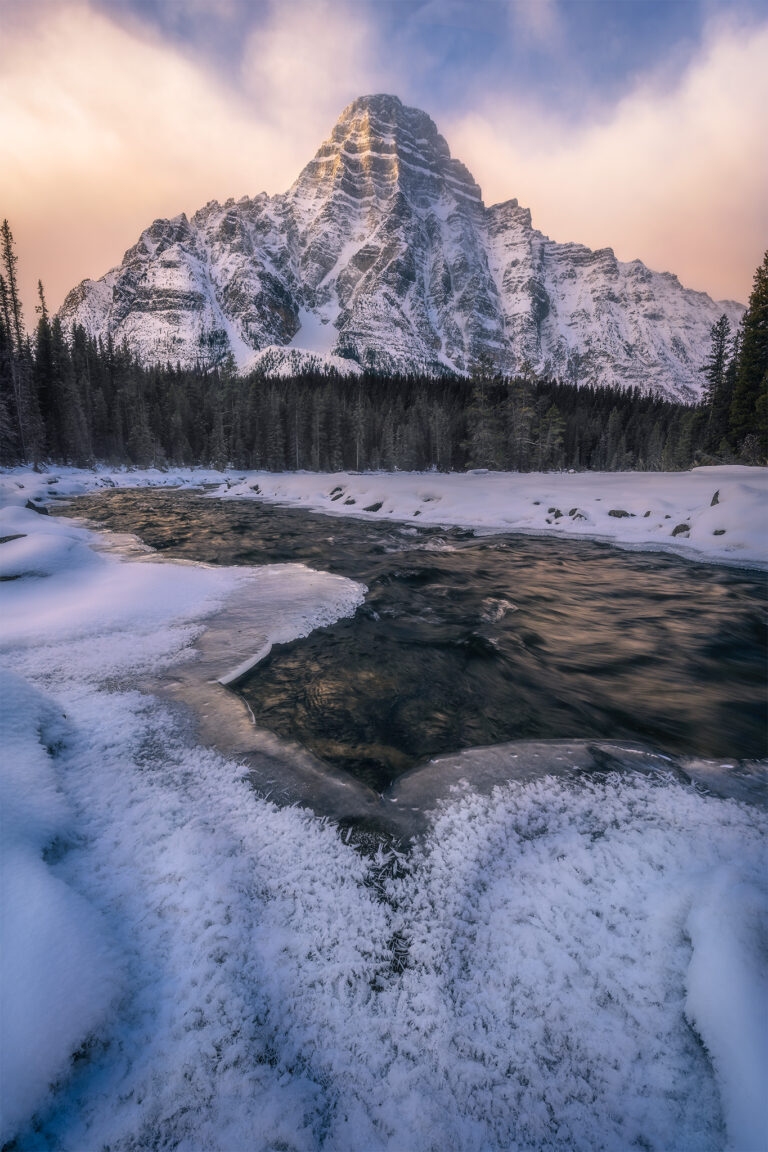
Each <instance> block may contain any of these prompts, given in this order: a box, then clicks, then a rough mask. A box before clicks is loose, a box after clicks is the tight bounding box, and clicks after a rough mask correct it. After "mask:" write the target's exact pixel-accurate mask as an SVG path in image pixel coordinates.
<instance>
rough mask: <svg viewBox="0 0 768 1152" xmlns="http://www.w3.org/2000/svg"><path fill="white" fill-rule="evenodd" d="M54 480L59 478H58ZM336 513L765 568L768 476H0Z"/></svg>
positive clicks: (727, 470) (54, 488)
mask: <svg viewBox="0 0 768 1152" xmlns="http://www.w3.org/2000/svg"><path fill="white" fill-rule="evenodd" d="M54 481H55V482H54ZM200 484H210V485H215V486H216V487H215V488H214V489H213V490H212V492H211V495H212V496H215V497H217V498H218V497H221V498H223V499H229V500H240V499H263V500H268V501H274V502H276V503H281V504H293V505H297V506H301V507H303V508H307V509H312V510H316V511H320V512H329V513H332V514H334V515H336V514H343V515H345V516H368V517H372V518H376V519H396V520H404V521H414V520H415V521H417V522H419V523H422V524H456V525H461V526H463V527H467V528H474V529H479V530H486V531H505V532H533V533H537V534H538V533H544V534H548V535H550V534H551V535H555V536H576V537H591V538H594V539H599V540H608V541H612V542H614V543H616V544H619V545H622V546H624V547H630V548H644V549H663V550H667V551H672V552H676V553H678V554H680V555H683V556H689V557H691V558H695V559H704V560H713V561H716V562H719V563H727V564H741V565H746V566H750V567H752V566H759V567H764V566H768V543H767V542H768V469H766V468H748V467H745V466H738V465H733V466H727V467H721V468H695V469H693V470H692V471H691V472H574V473H566V472H543V473H542V472H531V473H509V472H468V473H441V472H424V473H415V472H395V473H361V474H357V473H346V472H340V473H316V472H285V473H271V472H240V471H236V470H230V471H226V472H220V471H216V470H215V469H205V468H202V469H171V470H168V471H158V470H154V469H144V470H139V469H136V470H125V469H122V470H116V471H97V472H92V471H88V470H76V469H58V470H56V471H52V472H50V473H48V474H46V473H43V474H37V473H33V472H29V471H26V472H22V471H20V470H16V471H14V472H6V473H3V474H0V500H2V501H4V502H7V501H9V500H12V501H14V502H17V503H24V502H25V501H26V500H28V499H32V500H41V501H42V500H45V499H46V498H48V497H50V496H51V495H52V494H56V495H65V494H67V493H71V494H73V495H75V494H80V493H83V492H86V491H90V490H91V489H93V488H98V487H103V486H116V487H120V488H124V487H132V486H139V487H144V486H156V485H158V486H174V485H181V486H183V487H194V486H197V485H200Z"/></svg>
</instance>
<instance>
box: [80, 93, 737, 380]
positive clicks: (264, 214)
mask: <svg viewBox="0 0 768 1152" xmlns="http://www.w3.org/2000/svg"><path fill="white" fill-rule="evenodd" d="M742 312H743V307H742V306H741V305H740V304H737V303H735V302H733V301H720V302H715V301H713V300H711V299H710V298H709V296H707V295H706V294H704V293H702V292H694V291H691V290H689V289H686V288H683V287H682V285H681V284H680V282H679V281H678V279H677V278H676V277H675V276H673V275H671V274H670V273H667V272H664V273H658V272H652V271H650V270H649V269H648V268H646V267H645V265H644V264H642V263H641V262H640V261H639V260H634V261H632V262H631V263H622V262H621V261H619V260H617V259H616V257H615V256H614V254H613V251H612V250H611V249H610V248H603V249H600V250H599V251H597V252H592V251H591V250H590V249H589V248H585V247H584V246H582V245H580V244H558V243H556V242H554V241H552V240H549V239H548V238H547V237H546V236H544V235H543V234H542V233H541V232H538V231H536V230H535V229H534V228H533V225H532V223H531V213H530V211H529V209H527V208H521V207H520V206H519V205H518V203H517V200H509V201H507V202H506V203H504V204H497V205H494V206H493V207H491V208H486V207H485V205H484V203H483V199H482V195H481V191H480V188H479V187H478V185H477V184H476V183H475V181H474V179H473V177H472V176H471V174H470V173H469V172H468V170H467V169H466V168H465V167H464V165H463V164H461V163H460V161H458V160H456V159H454V158H453V157H452V156H451V154H450V151H449V149H448V145H447V144H446V142H445V140H444V139H443V137H442V136H441V135H440V134H439V133H438V131H437V128H436V126H435V124H434V122H433V121H432V120H431V119H430V118H429V116H427V115H426V113H424V112H420V111H419V110H418V109H416V108H407V107H405V106H404V105H403V104H402V103H401V101H400V100H399V99H398V98H397V97H396V96H385V95H380V96H364V97H361V98H360V99H358V100H355V101H354V102H353V103H352V104H350V105H349V106H348V107H347V108H346V109H345V110H344V111H343V113H342V114H341V117H340V118H339V120H338V122H337V124H336V126H335V128H334V129H333V132H332V133H331V136H330V137H329V139H328V140H327V141H326V142H325V143H324V144H323V145H322V146H321V147H320V149H319V151H318V152H317V154H316V156H315V157H314V159H313V160H311V161H310V163H309V164H308V165H307V166H306V168H305V169H304V171H303V172H302V173H301V175H300V176H299V178H298V179H297V181H296V182H295V184H294V185H293V186H292V187H291V188H290V189H289V190H288V191H287V192H286V193H284V194H282V195H276V196H268V195H267V194H266V193H261V194H260V195H259V196H256V197H254V198H253V199H251V198H249V197H247V196H246V197H243V198H242V199H241V200H238V201H235V200H227V202H226V203H225V204H224V205H221V204H219V203H218V202H217V201H215V200H212V201H211V202H210V203H208V204H207V205H206V206H205V207H204V208H201V209H200V210H199V211H198V212H196V213H195V215H194V216H193V217H192V218H191V220H189V219H187V217H186V215H184V214H182V215H180V216H177V217H175V218H174V219H173V220H156V221H155V222H154V224H152V225H151V227H149V228H147V229H146V231H145V232H143V233H142V235H141V237H140V239H139V241H138V243H137V244H136V245H135V246H134V247H133V248H130V249H129V250H128V252H126V254H125V256H124V257H123V262H122V264H121V265H120V267H119V268H114V269H112V271H110V272H108V273H107V274H106V275H105V276H103V277H102V278H101V279H100V280H96V281H94V280H84V281H83V282H82V283H81V284H80V285H79V286H78V287H76V288H74V289H73V290H72V291H71V292H70V293H69V295H68V296H67V298H66V300H65V302H64V305H63V307H62V309H61V313H60V315H61V319H62V321H63V322H64V323H65V324H67V325H69V324H73V323H78V324H82V325H83V326H84V327H85V328H86V329H87V330H88V331H89V332H90V333H92V334H93V335H94V336H101V337H103V338H104V339H106V338H107V337H108V336H111V337H112V338H113V340H115V341H116V342H121V341H122V340H124V339H126V340H127V341H128V344H129V345H130V347H131V348H132V349H133V350H134V351H135V352H136V353H137V354H138V355H139V356H140V357H141V358H142V359H143V360H145V361H147V362H154V361H161V362H165V361H171V362H173V363H175V362H177V361H179V362H180V363H181V364H183V365H185V366H193V365H194V364H195V363H196V362H203V363H204V362H209V363H210V362H211V361H215V360H216V359H217V358H220V357H222V356H223V355H224V354H225V353H226V352H227V351H229V352H231V353H232V354H233V356H234V358H235V360H236V362H237V365H238V367H239V368H240V369H241V370H247V369H251V368H257V367H261V368H262V369H263V370H264V371H266V372H267V373H268V374H281V373H287V372H291V371H295V370H296V369H297V368H300V367H301V366H305V365H308V364H310V363H315V364H322V365H327V366H333V367H335V368H337V369H338V370H340V371H345V372H356V371H359V370H360V368H361V367H365V368H375V369H378V370H381V371H402V372H411V371H418V372H426V373H429V374H441V373H444V372H458V373H462V372H466V371H467V370H468V369H469V368H470V367H471V366H472V365H473V363H475V362H476V361H478V360H479V359H481V358H483V359H485V358H487V359H489V360H490V361H491V362H492V363H493V364H494V365H495V366H496V367H497V368H498V369H500V370H501V371H503V372H505V373H513V372H515V371H516V370H519V369H520V367H521V366H522V365H523V363H525V362H526V361H527V362H530V363H531V364H532V365H533V366H534V367H535V368H536V369H538V370H540V371H545V372H548V373H552V374H553V375H557V376H559V377H561V378H564V379H569V380H573V381H576V382H577V383H583V384H586V383H593V384H597V385H608V384H618V385H621V386H636V387H639V388H640V389H642V390H643V391H649V390H651V389H654V390H657V391H659V392H661V393H663V394H664V395H666V396H668V397H670V398H677V399H682V400H693V399H695V398H696V397H697V396H698V395H699V394H700V393H701V385H702V381H701V376H700V373H699V371H698V369H699V367H700V365H701V364H702V362H703V360H704V358H705V356H706V354H707V351H708V349H709V331H710V327H711V325H712V324H713V323H714V322H715V321H716V320H717V319H718V318H719V317H720V316H721V315H722V314H723V313H725V314H726V315H727V316H728V317H729V319H730V320H731V321H732V322H733V323H736V322H738V320H739V319H740V317H741V314H742Z"/></svg>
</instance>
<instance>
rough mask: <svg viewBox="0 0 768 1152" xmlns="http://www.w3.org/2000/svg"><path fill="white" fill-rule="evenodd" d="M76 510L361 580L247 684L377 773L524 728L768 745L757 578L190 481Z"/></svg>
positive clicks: (267, 721) (253, 560)
mask: <svg viewBox="0 0 768 1152" xmlns="http://www.w3.org/2000/svg"><path fill="white" fill-rule="evenodd" d="M70 511H71V512H72V513H73V514H77V515H82V514H84V515H87V516H89V517H91V518H92V519H94V520H97V521H100V522H103V523H104V524H106V525H107V526H109V527H112V528H115V529H117V530H120V531H130V532H134V533H136V534H137V535H139V536H140V537H141V539H142V540H144V541H145V542H146V543H148V544H150V545H152V546H153V547H154V548H157V549H159V550H161V551H164V552H165V553H166V554H168V555H172V556H182V557H185V558H188V559H196V560H204V561H207V562H213V563H221V564H263V563H269V562H278V561H292V562H303V563H306V564H309V565H310V566H312V567H315V568H322V569H326V570H328V571H332V572H337V573H340V574H342V575H345V576H350V577H353V578H355V579H357V580H361V581H362V582H363V583H365V584H366V585H367V586H368V589H369V593H368V596H367V598H366V603H365V605H364V606H363V608H361V609H360V610H359V611H358V613H357V615H356V616H355V618H354V619H352V620H342V621H340V622H339V623H337V624H335V625H333V626H332V627H330V628H326V629H322V630H319V631H317V632H315V633H314V634H313V635H311V636H309V637H307V638H306V639H303V640H298V641H295V642H293V643H291V644H286V645H281V646H277V647H276V648H275V649H274V650H273V652H272V654H271V655H270V657H269V658H268V659H267V660H266V661H265V662H264V663H263V664H261V665H260V666H259V667H258V668H257V669H256V670H255V671H254V672H253V673H252V674H250V675H249V676H248V677H247V678H246V679H245V680H244V681H242V682H241V683H240V684H239V685H238V690H239V691H240V692H242V694H243V695H244V696H245V698H246V699H247V701H248V703H249V705H250V706H251V708H252V710H253V712H254V714H255V716H256V718H257V721H258V723H259V724H261V725H263V726H264V727H267V728H270V729H272V730H273V731H275V732H277V733H279V734H280V735H283V736H286V737H289V738H292V739H297V740H299V741H301V743H303V744H304V745H305V746H307V747H309V748H311V749H312V750H313V751H314V752H315V753H316V754H317V755H319V756H321V757H322V758H324V759H325V760H327V761H330V762H331V763H333V764H335V765H337V766H340V767H343V768H345V769H346V770H348V771H350V772H352V773H353V774H354V775H356V776H357V777H358V778H361V779H363V780H365V781H366V782H367V783H369V784H371V785H372V786H374V787H375V788H376V789H379V790H380V789H382V788H384V787H385V786H386V785H387V784H388V783H390V782H391V781H392V780H393V779H394V778H396V777H397V776H399V775H400V774H401V773H402V772H404V771H405V770H407V769H408V768H410V767H412V765H413V764H414V763H416V762H418V761H420V760H424V759H427V758H431V757H433V756H435V755H438V754H440V753H444V752H448V751H452V750H457V749H461V748H467V747H471V746H478V745H484V744H494V743H498V742H501V741H508V740H516V739H556V738H563V739H572V738H579V737H582V738H583V737H609V738H611V739H624V740H626V739H631V740H640V741H643V742H644V743H645V744H650V745H652V746H655V747H656V748H657V749H660V750H661V751H662V752H666V753H669V754H683V755H695V756H703V757H708V758H740V757H757V756H762V755H765V753H766V718H767V709H766V701H765V691H764V687H765V668H766V627H765V624H766V611H765V610H766V596H765V592H766V586H765V580H764V578H763V577H762V576H761V575H759V574H756V573H753V572H744V571H738V570H735V569H728V568H719V567H715V566H712V565H704V564H692V563H690V562H688V561H683V560H680V559H678V558H676V557H672V556H665V555H661V554H658V553H653V554H651V553H645V554H643V553H627V552H621V551H617V550H615V549H612V548H610V547H608V546H605V545H600V544H595V543H590V542H573V541H563V540H551V539H533V538H530V537H508V536H506V537H499V536H492V537H488V536H486V537H482V538H473V537H472V534H471V533H468V532H466V531H462V530H455V529H453V530H446V529H442V530H440V529H437V528H432V529H430V528H424V529H421V528H419V529H415V528H413V527H411V526H410V525H407V526H402V525H396V524H392V523H388V524H382V523H381V522H370V521H359V520H344V519H340V518H339V519H337V518H329V517H327V516H322V515H316V514H313V513H306V512H302V511H299V510H296V509H280V508H275V507H271V506H269V505H262V504H259V503H256V502H245V501H243V502H237V503H235V502H232V503H222V502H220V501H214V500H211V499H204V498H202V497H199V496H195V495H194V494H190V493H176V492H167V491H166V492H163V491H155V492H146V491H141V492H115V493H105V494H98V495H93V496H89V497H86V498H83V499H81V500H79V501H78V502H77V503H76V504H74V505H72V507H71V508H70Z"/></svg>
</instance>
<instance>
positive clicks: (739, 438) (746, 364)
mask: <svg viewBox="0 0 768 1152" xmlns="http://www.w3.org/2000/svg"><path fill="white" fill-rule="evenodd" d="M730 426H731V434H732V436H733V438H734V441H735V442H736V445H737V447H738V448H740V450H741V451H742V453H743V449H744V445H745V442H748V443H750V444H751V445H754V446H755V447H756V449H757V456H758V459H762V460H765V459H766V457H768V252H766V253H765V256H764V257H763V262H762V264H761V265H760V266H759V268H758V269H757V271H756V272H755V279H754V283H753V287H752V294H751V296H750V298H749V307H748V308H747V311H746V313H745V314H744V319H743V320H742V322H741V347H740V349H739V358H738V363H737V365H736V380H735V384H734V389H733V401H732V403H731V413H730ZM755 462H757V460H755Z"/></svg>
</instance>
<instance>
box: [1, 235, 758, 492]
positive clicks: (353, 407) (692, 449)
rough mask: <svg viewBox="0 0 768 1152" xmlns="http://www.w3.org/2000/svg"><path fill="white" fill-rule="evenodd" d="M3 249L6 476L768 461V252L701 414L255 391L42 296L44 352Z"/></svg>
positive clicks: (678, 408) (427, 381)
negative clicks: (59, 309)
mask: <svg viewBox="0 0 768 1152" xmlns="http://www.w3.org/2000/svg"><path fill="white" fill-rule="evenodd" d="M0 246H1V252H0V256H1V258H2V274H0V463H1V464H4V465H12V464H18V463H26V462H28V463H32V464H35V465H40V464H43V463H55V464H73V465H78V466H90V465H93V464H96V463H104V464H110V465H119V464H127V465H135V466H139V467H149V466H153V467H169V466H178V465H184V464H188V465H189V464H203V465H208V466H214V467H225V466H228V465H229V466H232V467H234V468H242V469H247V468H255V469H266V470H269V471H284V470H292V469H308V470H313V471H330V472H335V471H340V470H356V471H361V470H367V469H387V470H393V469H402V470H405V469H429V468H436V469H438V470H442V471H449V470H455V471H462V470H464V469H467V468H492V469H505V470H512V471H531V470H540V469H541V470H550V469H564V468H573V469H596V470H616V471H624V470H630V469H633V470H634V469H638V470H663V471H672V470H676V469H686V468H690V467H691V466H692V465H695V464H716V463H747V464H764V463H766V460H767V459H768V252H767V253H766V255H765V258H764V260H763V263H762V265H761V266H760V267H759V268H758V269H757V272H756V273H755V279H754V288H753V291H752V295H751V297H750V302H749V307H748V309H747V312H746V314H745V316H744V318H743V320H742V322H741V324H740V326H739V328H738V330H736V331H735V332H734V331H732V330H731V327H730V324H729V321H728V319H727V318H726V317H725V316H722V317H721V318H720V320H719V321H718V322H717V323H716V324H714V325H713V327H712V331H711V346H710V351H709V355H708V356H707V358H706V360H705V363H703V364H702V366H701V370H702V373H703V378H704V393H703V400H702V402H701V403H700V404H697V405H684V404H679V403H673V402H670V401H668V400H664V399H661V398H660V397H658V396H654V395H641V393H640V392H639V391H638V390H636V389H630V390H619V389H614V388H596V387H585V386H581V387H577V386H576V385H574V384H568V383H562V382H559V381H557V380H550V379H542V378H540V377H537V376H536V375H535V374H534V373H533V371H528V370H523V371H522V372H521V373H520V374H519V375H517V376H515V377H513V378H504V377H501V376H499V375H497V374H495V373H494V371H493V369H492V367H491V366H489V365H485V364H480V365H478V366H477V367H476V369H475V371H474V372H473V373H472V374H471V376H470V377H469V378H464V377H461V378H455V377H443V378H439V379H435V378H431V377H421V376H413V375H402V376H381V375H377V374H375V373H370V372H364V373H363V374H362V375H358V376H341V375H339V374H337V373H334V372H328V371H321V370H319V369H318V370H316V371H314V370H310V371H306V372H303V373H302V374H300V375H297V376H294V377H280V378H275V377H264V376H263V375H260V374H258V373H251V374H248V375H238V374H237V373H236V371H235V370H234V364H233V362H232V360H231V357H230V358H228V357H226V356H225V357H223V358H220V359H219V362H218V363H215V364H213V363H211V361H210V358H207V359H204V358H203V357H201V363H200V364H199V365H198V366H197V367H196V368H195V369H186V368H181V367H180V366H178V365H176V366H173V365H171V364H166V365H154V366H151V367H150V366H146V365H142V364H140V363H139V362H138V361H137V360H136V358H135V357H134V356H133V355H132V353H131V351H130V350H129V348H128V347H127V345H125V344H124V345H122V346H118V347H116V346H115V345H114V344H113V343H112V342H111V340H108V341H107V342H106V343H103V342H102V341H100V340H99V341H96V340H94V339H93V338H92V337H90V336H89V335H88V334H87V333H86V331H85V330H84V329H83V328H82V327H76V328H74V329H73V330H72V331H65V330H64V329H63V327H62V325H61V322H60V321H59V319H58V318H57V317H55V316H54V317H51V315H50V314H49V311H48V308H47V306H46V301H45V294H44V291H43V287H42V285H41V284H40V285H39V305H38V308H37V322H36V325H35V329H34V332H33V333H32V334H31V335H30V334H29V333H28V332H27V329H26V326H25V323H24V317H23V314H22V307H21V300H20V295H19V288H18V277H17V259H18V258H17V256H16V253H15V250H14V242H13V236H12V233H11V230H10V227H9V225H8V222H7V221H5V222H4V223H3V225H2V229H1V230H0Z"/></svg>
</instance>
